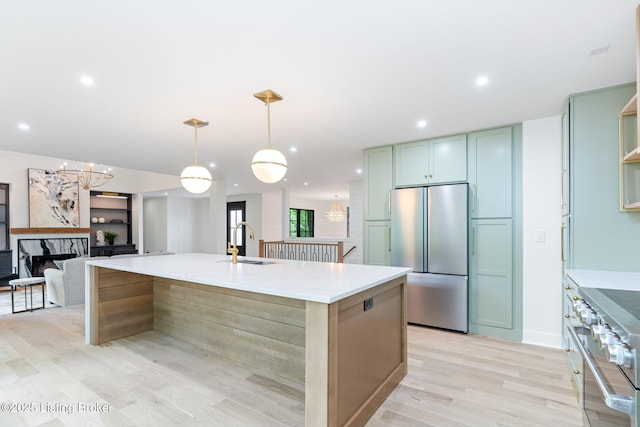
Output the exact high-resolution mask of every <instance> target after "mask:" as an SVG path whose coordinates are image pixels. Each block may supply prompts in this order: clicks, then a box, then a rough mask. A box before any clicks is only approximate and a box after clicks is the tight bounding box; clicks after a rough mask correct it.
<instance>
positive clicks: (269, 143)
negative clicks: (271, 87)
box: [267, 94, 271, 149]
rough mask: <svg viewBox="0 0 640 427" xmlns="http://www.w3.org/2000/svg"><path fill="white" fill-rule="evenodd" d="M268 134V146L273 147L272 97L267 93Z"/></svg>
mask: <svg viewBox="0 0 640 427" xmlns="http://www.w3.org/2000/svg"><path fill="white" fill-rule="evenodd" d="M267 134H268V136H269V139H268V140H267V148H269V149H270V148H271V97H270V95H269V94H267Z"/></svg>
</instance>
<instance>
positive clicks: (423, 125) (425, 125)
mask: <svg viewBox="0 0 640 427" xmlns="http://www.w3.org/2000/svg"><path fill="white" fill-rule="evenodd" d="M427 123H428V122H427V121H426V120H418V127H419V128H424V127H427Z"/></svg>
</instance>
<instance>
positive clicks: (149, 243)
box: [142, 197, 168, 252]
mask: <svg viewBox="0 0 640 427" xmlns="http://www.w3.org/2000/svg"><path fill="white" fill-rule="evenodd" d="M142 210H143V220H144V232H143V236H144V240H143V242H144V251H145V252H168V251H167V226H168V225H167V199H166V198H163V197H157V198H153V199H144V201H143V203H142Z"/></svg>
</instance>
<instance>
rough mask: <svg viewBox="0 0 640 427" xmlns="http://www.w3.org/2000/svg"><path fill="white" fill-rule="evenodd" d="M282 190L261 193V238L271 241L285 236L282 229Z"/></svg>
mask: <svg viewBox="0 0 640 427" xmlns="http://www.w3.org/2000/svg"><path fill="white" fill-rule="evenodd" d="M282 199H283V190H277V191H271V192H268V193H263V194H262V234H261V236H262V237H261V238H262V240H265V241H268V242H273V241H277V240H282V239H284V238H285V237H286V234H285V235H283V229H282V224H283V220H282V215H284V214H283V209H282Z"/></svg>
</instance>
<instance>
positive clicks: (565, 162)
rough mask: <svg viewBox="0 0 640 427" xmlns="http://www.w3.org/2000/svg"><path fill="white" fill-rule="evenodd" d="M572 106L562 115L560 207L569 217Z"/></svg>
mask: <svg viewBox="0 0 640 427" xmlns="http://www.w3.org/2000/svg"><path fill="white" fill-rule="evenodd" d="M570 107H571V106H570V104H569V103H567V105H566V106H565V109H564V112H563V113H562V170H561V171H560V173H561V182H562V193H561V199H560V207H561V209H562V215H569V213H570V212H571V206H570V205H569V196H570V195H569V188H570V187H569V141H570V136H569V108H570Z"/></svg>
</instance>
